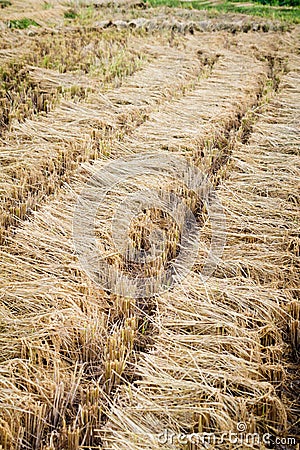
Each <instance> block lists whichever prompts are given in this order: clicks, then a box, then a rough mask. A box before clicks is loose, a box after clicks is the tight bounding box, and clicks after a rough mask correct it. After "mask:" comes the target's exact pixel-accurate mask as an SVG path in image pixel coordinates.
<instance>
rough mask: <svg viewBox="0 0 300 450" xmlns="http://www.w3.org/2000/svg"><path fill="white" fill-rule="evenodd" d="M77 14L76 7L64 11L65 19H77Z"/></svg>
mask: <svg viewBox="0 0 300 450" xmlns="http://www.w3.org/2000/svg"><path fill="white" fill-rule="evenodd" d="M77 16H78V14H77V12H76V11H74V9H69V11H66V12H65V13H64V17H65V19H76V17H77Z"/></svg>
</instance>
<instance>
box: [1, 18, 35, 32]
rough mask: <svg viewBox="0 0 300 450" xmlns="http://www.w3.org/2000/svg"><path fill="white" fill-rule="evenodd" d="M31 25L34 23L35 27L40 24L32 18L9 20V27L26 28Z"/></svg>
mask: <svg viewBox="0 0 300 450" xmlns="http://www.w3.org/2000/svg"><path fill="white" fill-rule="evenodd" d="M30 25H33V26H35V27H39V26H40V25H39V24H38V23H37V22H36V21H35V20H32V19H27V18H24V19H20V20H10V21H9V22H8V27H9V28H17V29H19V30H24V29H25V28H28V27H30Z"/></svg>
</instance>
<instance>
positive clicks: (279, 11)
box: [147, 0, 300, 23]
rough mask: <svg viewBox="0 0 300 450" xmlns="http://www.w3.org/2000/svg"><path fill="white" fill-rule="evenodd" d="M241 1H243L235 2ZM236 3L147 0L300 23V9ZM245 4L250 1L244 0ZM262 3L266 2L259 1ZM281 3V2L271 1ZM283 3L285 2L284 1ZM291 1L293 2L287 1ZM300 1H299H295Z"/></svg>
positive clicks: (168, 4)
mask: <svg viewBox="0 0 300 450" xmlns="http://www.w3.org/2000/svg"><path fill="white" fill-rule="evenodd" d="M235 1H240V2H241V3H242V2H243V0H235ZM235 1H234V0H233V1H225V2H223V3H220V4H203V2H201V1H197V0H192V1H189V2H183V1H181V0H147V3H148V5H150V6H153V7H155V6H169V7H173V8H174V7H176V8H188V9H200V10H201V9H205V10H210V11H211V12H212V13H215V14H218V13H240V14H248V15H250V16H259V17H263V18H266V19H274V20H281V21H284V22H289V23H300V7H299V6H296V7H283V6H272V5H263V4H257V3H253V5H251V6H242V5H239V4H237V3H235ZM244 1H245V2H246V1H247V3H248V1H249V0H244ZM259 1H261V2H263V1H266V0H259ZM271 1H280V0H271ZM282 1H283V0H282ZM285 1H291V0H285ZM295 1H299V0H295Z"/></svg>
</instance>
